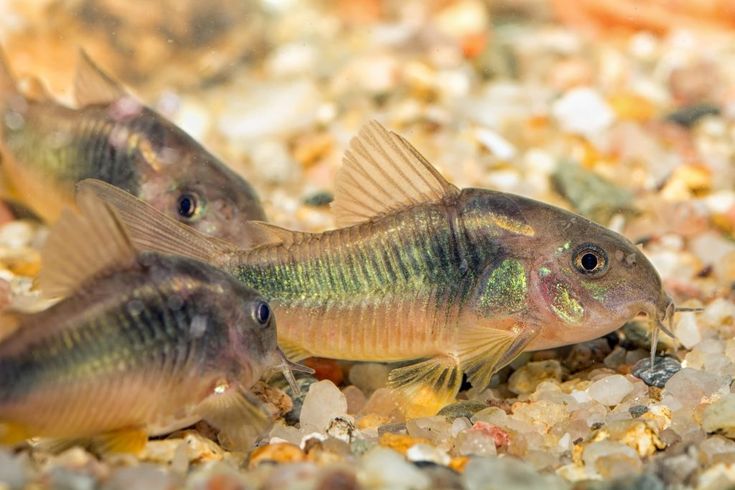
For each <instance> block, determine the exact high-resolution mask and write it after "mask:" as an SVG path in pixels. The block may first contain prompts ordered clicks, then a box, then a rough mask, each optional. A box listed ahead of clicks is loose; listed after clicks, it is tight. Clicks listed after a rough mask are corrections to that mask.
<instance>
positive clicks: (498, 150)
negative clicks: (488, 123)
mask: <svg viewBox="0 0 735 490" xmlns="http://www.w3.org/2000/svg"><path fill="white" fill-rule="evenodd" d="M475 138H477V141H479V142H480V143H482V144H483V146H485V148H487V149H488V150H489V151H490V153H492V154H493V155H494V156H496V157H497V158H499V159H501V160H510V159H512V158H513V157H515V156H516V153H517V151H516V148H515V146H513V145H512V144H511V143H510V142H509V141H508V140H506V139H505V138H503V137H502V136H500V135H499V134H498V133H496V132H495V131H493V130H491V129H488V128H477V129H476V130H475Z"/></svg>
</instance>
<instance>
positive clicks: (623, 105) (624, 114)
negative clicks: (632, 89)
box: [608, 93, 656, 122]
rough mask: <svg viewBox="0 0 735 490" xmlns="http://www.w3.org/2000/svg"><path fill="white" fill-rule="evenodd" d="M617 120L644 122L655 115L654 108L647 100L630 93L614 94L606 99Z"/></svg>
mask: <svg viewBox="0 0 735 490" xmlns="http://www.w3.org/2000/svg"><path fill="white" fill-rule="evenodd" d="M608 103H609V104H610V107H612V109H613V111H615V114H617V116H618V118H619V119H622V120H629V121H637V122H644V121H649V120H651V119H652V118H653V117H654V116H655V115H656V106H655V105H654V104H653V103H652V102H651V101H650V100H649V99H647V98H645V97H641V96H640V95H636V94H632V93H620V94H615V95H613V96H612V97H610V98H609V99H608Z"/></svg>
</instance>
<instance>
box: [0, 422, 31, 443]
mask: <svg viewBox="0 0 735 490" xmlns="http://www.w3.org/2000/svg"><path fill="white" fill-rule="evenodd" d="M33 436H34V434H33V430H31V429H30V428H29V427H26V426H25V425H23V424H18V423H15V422H0V444H2V445H6V446H15V445H16V444H20V443H21V442H23V441H25V440H26V439H29V438H31V437H33Z"/></svg>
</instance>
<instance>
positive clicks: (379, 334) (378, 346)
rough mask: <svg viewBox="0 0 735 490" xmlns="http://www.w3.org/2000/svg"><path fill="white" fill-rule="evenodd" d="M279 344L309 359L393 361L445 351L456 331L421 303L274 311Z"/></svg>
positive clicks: (410, 302) (424, 303) (366, 303)
mask: <svg viewBox="0 0 735 490" xmlns="http://www.w3.org/2000/svg"><path fill="white" fill-rule="evenodd" d="M276 315H277V318H278V334H279V340H280V341H282V342H284V343H286V344H290V345H297V346H299V347H301V348H302V349H304V350H305V351H306V352H308V353H309V354H311V355H314V356H319V357H328V358H332V359H345V360H347V359H349V360H356V361H381V362H392V361H401V360H409V359H417V358H420V357H427V356H433V355H436V354H440V353H446V352H447V348H448V346H450V345H452V344H453V338H454V330H455V329H453V328H450V327H449V326H447V325H446V324H442V323H440V322H437V316H438V315H437V309H436V307H435V306H432V305H429V304H426V302H422V301H417V300H414V301H401V302H398V303H390V302H386V303H384V304H381V303H371V302H369V301H364V302H363V303H362V304H357V305H349V306H342V307H338V306H326V307H322V308H308V307H298V306H296V307H290V308H285V309H281V308H276Z"/></svg>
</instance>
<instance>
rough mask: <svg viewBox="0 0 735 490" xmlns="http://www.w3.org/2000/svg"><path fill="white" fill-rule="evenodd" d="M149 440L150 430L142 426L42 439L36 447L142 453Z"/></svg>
mask: <svg viewBox="0 0 735 490" xmlns="http://www.w3.org/2000/svg"><path fill="white" fill-rule="evenodd" d="M147 442H148V432H146V430H145V429H144V428H142V427H129V428H125V429H119V430H114V431H110V432H105V433H104V434H99V435H96V436H90V437H77V438H48V439H41V440H40V441H39V442H38V444H36V447H40V448H43V450H45V451H48V452H51V453H60V452H62V451H65V450H67V449H69V448H71V447H74V446H79V447H83V448H85V449H88V450H89V451H92V452H93V453H96V454H99V455H106V454H134V455H137V454H140V452H141V451H143V449H144V448H145V445H146V443H147Z"/></svg>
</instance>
